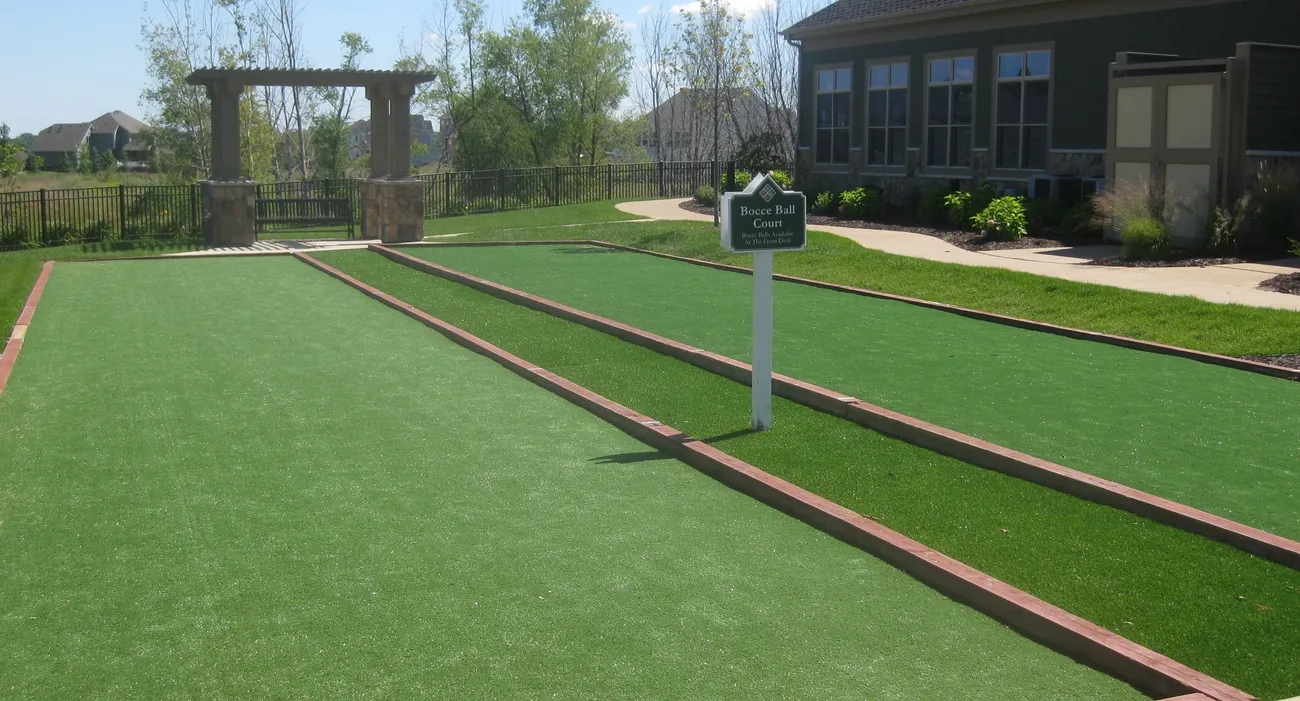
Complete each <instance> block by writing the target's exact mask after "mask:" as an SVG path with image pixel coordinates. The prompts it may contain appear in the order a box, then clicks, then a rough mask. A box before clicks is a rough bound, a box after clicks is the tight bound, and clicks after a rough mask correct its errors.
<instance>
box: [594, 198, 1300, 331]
mask: <svg viewBox="0 0 1300 701" xmlns="http://www.w3.org/2000/svg"><path fill="white" fill-rule="evenodd" d="M684 201H686V200H685V199H674V200H649V201H642V202H621V203H619V204H618V205H616V206H617V207H618V209H619V210H620V211H623V212H627V213H628V214H636V215H639V216H643V217H650V218H653V219H681V220H689V221H712V217H709V216H707V215H703V214H696V213H695V212H691V211H687V210H685V209H682V208H681V207H679V206H678V205H679V204H680V203H682V202H684ZM812 228H814V229H816V230H817V231H825V232H827V233H831V234H835V235H836V236H842V237H844V238H846V239H850V240H852V241H855V242H857V243H858V244H859V245H861V246H863V247H864V248H871V249H875V250H878V251H884V252H885V253H892V254H894V255H900V256H910V257H912V258H924V259H926V260H933V261H939V262H943V263H957V264H959V265H973V266H984V267H988V268H1004V269H1006V270H1016V271H1019V272H1023V273H1032V274H1034V275H1044V276H1047V277H1055V278H1060V279H1062V280H1071V281H1074V282H1090V283H1094V284H1098V285H1110V286H1112V287H1122V288H1125V289H1129V290H1137V291H1140V292H1154V293H1157V294H1167V295H1182V296H1188V297H1197V298H1199V299H1203V300H1205V301H1207V302H1218V303H1223V304H1243V305H1247V306H1252V307H1272V308H1275V309H1290V310H1293V311H1300V295H1288V294H1282V293H1279V292H1268V291H1265V290H1261V289H1259V288H1258V285H1259V283H1261V282H1263V281H1264V280H1267V279H1269V278H1271V277H1273V276H1274V275H1279V274H1282V273H1293V272H1300V259H1297V258H1291V259H1287V260H1285V261H1278V263H1280V264H1275V265H1269V264H1263V263H1241V264H1236V265H1216V266H1210V267H1205V268H1117V267H1104V266H1097V265H1085V263H1086V262H1087V261H1088V260H1090V259H1091V258H1093V257H1095V255H1090V253H1093V250H1094V247H1089V248H1082V249H1071V248H1037V249H1021V250H1013V251H991V252H987V253H982V252H976V251H967V250H965V249H962V248H958V247H957V246H954V245H952V244H950V243H948V242H946V241H943V240H942V239H938V238H935V237H933V236H926V235H924V234H914V233H910V232H906V231H887V230H883V229H858V228H853V227H846V226H821V225H817V226H814V227H812ZM1095 250H1096V251H1098V252H1104V255H1113V254H1114V252H1116V251H1117V249H1115V248H1114V247H1109V246H1098V247H1095Z"/></svg>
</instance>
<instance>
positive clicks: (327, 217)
mask: <svg viewBox="0 0 1300 701" xmlns="http://www.w3.org/2000/svg"><path fill="white" fill-rule="evenodd" d="M290 225H296V226H347V227H348V238H350V239H352V238H356V217H355V216H354V215H353V211H352V201H351V200H347V199H339V198H331V197H289V198H278V199H261V198H259V199H258V200H257V218H256V231H257V233H258V234H261V233H263V232H265V231H267V227H268V226H273V227H276V228H280V227H282V226H290Z"/></svg>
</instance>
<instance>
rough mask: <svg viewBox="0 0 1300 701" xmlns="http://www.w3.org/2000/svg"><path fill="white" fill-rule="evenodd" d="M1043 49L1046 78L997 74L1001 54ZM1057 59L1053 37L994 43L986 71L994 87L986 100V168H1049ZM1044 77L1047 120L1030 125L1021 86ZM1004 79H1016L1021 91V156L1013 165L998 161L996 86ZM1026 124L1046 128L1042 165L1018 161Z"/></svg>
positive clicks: (1022, 171)
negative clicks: (1020, 41) (1048, 58)
mask: <svg viewBox="0 0 1300 701" xmlns="http://www.w3.org/2000/svg"><path fill="white" fill-rule="evenodd" d="M1042 51H1046V52H1048V54H1049V56H1050V61H1051V63H1050V65H1049V66H1048V70H1047V77H1046V78H1029V77H1027V76H1021V77H1019V78H1002V77H1000V76H999V75H998V72H999V70H1000V68H1001V63H1002V60H1001V59H1002V56H1003V55H1006V54H1017V53H1018V54H1021V55H1022V58H1023V56H1024V55H1025V54H1031V53H1038V52H1042ZM1056 59H1057V56H1056V42H1054V41H1046V42H1036V43H1031V44H1012V45H1008V46H995V47H993V60H992V61H990V64H991V65H990V66H989V73H988V75H989V76H990V78H991V79H992V89H993V99H991V100H989V102H990V103H991V105H990V107H991V108H992V109H991V110H990V112H989V129H990V132H991V133H990V134H989V172H990V173H1006V174H1013V175H1021V176H1023V175H1025V174H1027V173H1046V172H1048V170H1049V166H1050V165H1051V160H1052V159H1051V155H1052V124H1053V120H1054V117H1055V116H1056V115H1055V103H1056V62H1057V60H1056ZM1044 80H1046V81H1047V123H1046V124H1045V125H1040V124H1038V123H1034V124H1032V125H1026V123H1025V105H1026V103H1027V100H1025V91H1024V88H1023V86H1024V85H1025V84H1027V83H1034V82H1042V81H1044ZM1004 82H1016V83H1019V84H1020V85H1021V86H1022V88H1021V94H1020V121H1019V122H1018V123H1017V125H1016V126H1017V127H1018V129H1019V134H1020V151H1019V155H1020V158H1019V161H1018V162H1017V163H1016V166H1015V167H1014V168H1009V167H1005V166H999V165H998V152H999V149H1000V147H1001V144H1000V143H999V138H998V128H999V126H1001V125H1000V124H999V123H998V108H999V105H998V101H999V99H1000V98H999V93H1000V92H1001V91H1000V90H999V89H998V87H999V86H1000V85H1002V83H1004ZM1026 126H1043V127H1044V128H1045V130H1046V137H1045V138H1046V141H1047V143H1045V144H1044V149H1043V153H1044V156H1045V159H1044V163H1043V167H1042V168H1041V169H1040V168H1026V167H1023V166H1022V165H1020V164H1021V163H1024V155H1025V127H1026Z"/></svg>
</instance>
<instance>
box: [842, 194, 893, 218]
mask: <svg viewBox="0 0 1300 701" xmlns="http://www.w3.org/2000/svg"><path fill="white" fill-rule="evenodd" d="M884 209H885V200H884V198H882V197H881V196H880V193H879V192H876V191H875V190H872V189H870V188H865V187H859V188H854V189H852V190H849V191H848V192H846V193H844V194H842V195H840V216H843V217H846V218H848V219H872V218H875V217H878V216H880V214H881V212H883V211H884Z"/></svg>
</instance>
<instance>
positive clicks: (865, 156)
mask: <svg viewBox="0 0 1300 701" xmlns="http://www.w3.org/2000/svg"><path fill="white" fill-rule="evenodd" d="M899 64H903V65H905V66H907V83H906V84H905V85H902V86H898V85H892V84H891V85H887V86H885V87H878V88H873V87H871V69H872V68H881V67H886V66H887V67H889V69H890V75H891V80H890V82H891V83H892V82H893V80H892V75H893V67H894V66H897V65H899ZM913 73H915V71H914V70H913V66H912V58H911V57H910V56H896V57H893V58H882V59H875V60H872V61H869V62H867V64H866V65H865V66H864V67H863V70H862V85H863V86H864V92H865V95H864V96H863V98H864V100H863V110H862V122H863V128H862V170H863V172H864V173H875V174H892V173H900V172H906V171H907V152H908V151H909V150H911V143H912V121H913V118H914V115H913V114H912V81H913V75H912V74H913ZM900 87H901V88H902V89H903V90H905V91H906V94H905V95H904V97H903V102H904V104H906V105H907V113H906V114H907V124H906V125H905V126H903V127H901V128H902V130H903V162H902V163H901V164H898V165H889V164H888V163H871V162H869V159H870V158H871V129H872V128H873V127H872V126H871V93H873V92H881V91H884V92H886V93H888V91H890V90H897V89H899V88H900ZM885 119H886V121H888V119H889V98H888V97H886V98H885ZM874 128H876V129H884V130H885V160H886V161H888V160H889V130H891V129H899V128H900V127H874Z"/></svg>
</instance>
